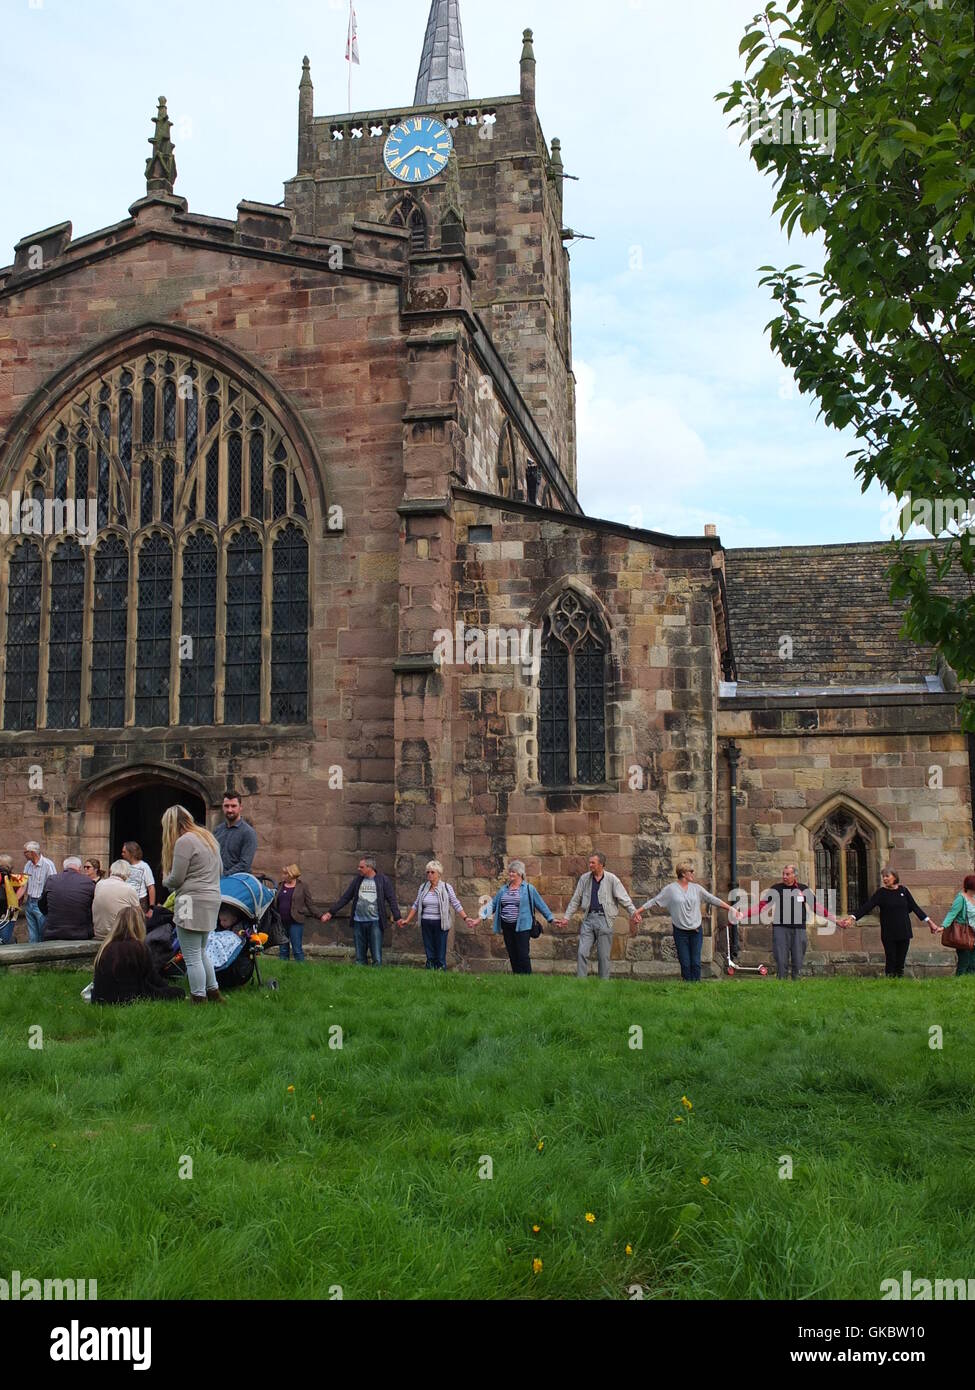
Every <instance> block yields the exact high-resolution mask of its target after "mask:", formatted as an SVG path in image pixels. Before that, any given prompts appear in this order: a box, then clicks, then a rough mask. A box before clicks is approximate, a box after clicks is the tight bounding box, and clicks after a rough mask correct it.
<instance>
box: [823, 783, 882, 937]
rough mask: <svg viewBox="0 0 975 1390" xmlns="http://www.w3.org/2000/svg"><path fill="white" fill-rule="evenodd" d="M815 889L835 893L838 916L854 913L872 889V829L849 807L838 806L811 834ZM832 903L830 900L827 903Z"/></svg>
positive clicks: (873, 845)
mask: <svg viewBox="0 0 975 1390" xmlns="http://www.w3.org/2000/svg"><path fill="white" fill-rule="evenodd" d="M812 839H813V853H814V860H815V865H816V891H817V892H818V893H820V894H825V893H827V892H830V891H832V893H834V894H835V902H836V904H837V905H836V907H835V908H834V909H833V910H834V912H835V913H836V915H837V916H838V917H845V916H846V915H847V913H850V912H856V911H857V909H858V908H859V907H860V906H861V905H862V904H863V903H865V902H866V901H867V899H868V898H869V897H870V895H871V894H872V893H873V892H874V890H875V888H876V883H875V882H874V877H875V875H874V872H873V866H874V861H875V859H876V852H875V839H874V834H873V831H872V830H871V829H870V827H869V826H868V825H867V824H866V822H864V821H862V820H861V819H860V817H859V816H857V815H856V814H855V813H854V812H853V811H852V810H849V809H848V808H847V807H845V806H839V807H837V808H836V809H835V810H834V811H832V812H831V813H830V815H828V816H827V817H826V819H825V820H824V821H823V822H822V824H821V825H820V826H819V828H818V829H817V830H816V831H815V832H814V834H813V837H812ZM829 905H830V906H832V903H830V904H829Z"/></svg>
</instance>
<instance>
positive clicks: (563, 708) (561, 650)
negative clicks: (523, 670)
mask: <svg viewBox="0 0 975 1390" xmlns="http://www.w3.org/2000/svg"><path fill="white" fill-rule="evenodd" d="M538 759H539V776H540V780H541V782H542V784H543V785H544V786H547V787H549V786H564V785H565V784H566V783H567V782H568V780H569V653H568V652H567V651H566V649H565V647H564V646H563V644H562V643H561V642H560V641H559V640H558V639H557V638H556V637H553V636H552V635H551V634H549V635H548V636H547V637H546V639H545V641H544V642H543V643H542V658H541V668H540V671H539V709H538Z"/></svg>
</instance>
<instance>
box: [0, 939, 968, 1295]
mask: <svg viewBox="0 0 975 1390" xmlns="http://www.w3.org/2000/svg"><path fill="white" fill-rule="evenodd" d="M266 970H267V972H268V973H270V974H273V975H275V976H277V977H278V978H279V979H280V981H281V988H280V989H279V990H278V991H277V992H276V993H272V992H270V991H260V990H257V989H251V988H248V989H246V990H243V991H239V992H237V993H236V994H234V995H232V996H231V998H230V1003H229V1004H228V1005H227V1007H226V1008H223V1009H217V1008H215V1007H213V1006H210V1007H208V1008H205V1009H204V1008H198V1009H197V1008H191V1007H190V1006H189V1004H185V1005H184V1004H163V1003H159V1004H151V1005H150V1004H142V1005H136V1006H133V1007H128V1008H120V1009H111V1008H106V1009H99V1008H94V1007H92V1006H90V1005H86V1004H84V1003H82V1001H81V999H80V997H79V991H80V989H81V987H82V985H83V984H84V983H85V982H86V980H87V979H88V978H89V976H87V975H78V974H74V973H60V972H58V973H55V972H50V973H44V974H37V975H6V974H4V975H0V1172H2V1173H3V1184H2V1187H0V1277H4V1278H9V1274H10V1271H12V1270H14V1269H19V1270H20V1271H21V1276H22V1278H27V1277H38V1278H44V1277H53V1278H70V1277H73V1278H77V1279H80V1278H86V1279H92V1278H94V1279H97V1281H98V1296H99V1298H100V1299H107V1298H130V1297H131V1298H180V1297H185V1298H213V1297H234V1298H240V1297H247V1296H254V1297H269V1298H279V1297H280V1298H285V1297H287V1298H327V1297H328V1296H329V1289H330V1288H331V1287H332V1286H334V1285H340V1286H341V1288H342V1292H343V1295H344V1297H345V1298H365V1299H374V1298H386V1299H389V1298H522V1297H525V1298H627V1297H629V1296H630V1295H629V1293H628V1290H629V1289H630V1287H631V1286H633V1285H641V1286H642V1287H643V1289H644V1290H645V1297H647V1298H762V1299H772V1298H842V1299H849V1298H877V1297H879V1294H880V1281H881V1280H882V1279H884V1278H889V1277H893V1278H899V1277H900V1274H901V1271H902V1270H904V1269H911V1270H913V1272H914V1274H915V1276H918V1277H921V1276H923V1277H927V1278H934V1277H943V1278H949V1277H952V1278H967V1277H969V1276H972V1277H975V1217H973V1205H972V1197H971V1192H972V1171H973V1166H972V1162H973V1155H975V1099H973V1098H975V1047H973V1026H972V1018H973V1007H975V988H973V984H975V982H973V981H972V980H969V979H961V980H955V979H943V980H929V981H914V980H889V981H888V980H882V979H881V980H858V979H832V980H807V981H803V982H801V983H800V984H798V985H791V984H779V983H778V982H776V981H771V980H769V981H759V980H751V981H742V980H735V981H724V980H722V981H714V982H705V983H704V984H702V985H700V986H698V987H688V986H684V985H681V984H680V983H679V982H674V983H654V984H649V985H634V984H632V983H624V982H619V983H616V982H612V983H608V984H603V983H601V982H600V981H598V980H597V979H590V980H589V981H588V982H587V983H585V984H582V983H580V982H578V981H576V980H575V979H566V978H550V977H542V976H533V977H512V976H507V975H504V976H465V975H446V976H444V975H432V974H428V973H424V972H418V971H413V970H407V969H384V970H362V969H356V968H355V967H353V966H333V965H327V966H326V965H314V964H309V965H305V966H297V965H294V964H281V963H279V962H277V961H273V962H272V961H270V960H269V961H267V962H266ZM38 1024H39V1025H40V1026H41V1027H42V1028H43V1049H41V1050H34V1049H31V1048H30V1047H28V1036H29V1029H30V1028H31V1027H32V1026H33V1025H38ZM336 1025H337V1026H338V1027H340V1028H341V1029H342V1034H343V1037H342V1042H343V1046H342V1047H341V1049H338V1048H333V1047H330V1046H329V1038H330V1029H331V1028H332V1027H333V1026H336ZM633 1025H639V1026H640V1027H642V1029H643V1048H642V1050H635V1049H633V1048H631V1047H630V1045H629V1043H630V1037H631V1034H630V1029H631V1027H632V1026H633ZM934 1025H938V1026H940V1027H941V1028H942V1029H943V1035H944V1045H943V1048H942V1049H940V1050H934V1049H932V1048H931V1047H930V1046H929V1029H931V1028H932V1027H933V1026H934ZM290 1087H294V1090H293V1091H291V1090H290V1089H289V1088H290ZM683 1097H686V1098H687V1100H689V1101H690V1103H691V1105H692V1107H693V1108H692V1109H688V1108H687V1106H686V1105H685V1104H684V1103H683V1101H682V1098H683ZM678 1119H679V1120H680V1121H681V1123H679V1124H678V1123H675V1121H676V1120H678ZM485 1155H487V1156H489V1157H490V1159H491V1160H492V1161H493V1177H491V1178H490V1179H487V1178H481V1177H479V1168H482V1169H483V1168H485V1167H486V1165H485V1164H484V1163H483V1162H482V1156H485ZM786 1155H788V1156H789V1157H791V1160H792V1164H793V1176H792V1178H791V1180H790V1179H783V1178H781V1177H780V1171H782V1170H783V1169H784V1168H785V1166H786V1165H785V1164H784V1162H783V1161H782V1160H783V1156H786ZM183 1156H189V1157H190V1158H191V1159H192V1163H193V1175H192V1178H191V1179H181V1178H180V1176H179V1171H180V1165H181V1160H182V1159H183ZM183 1166H184V1169H185V1167H186V1165H185V1164H184V1165H183ZM702 1178H707V1179H709V1181H708V1182H707V1184H704V1183H702ZM587 1212H590V1213H592V1214H593V1215H594V1216H595V1221H594V1222H587V1220H586V1213H587ZM533 1224H534V1225H538V1226H539V1227H540V1230H539V1231H538V1233H537V1234H535V1233H533V1231H532V1226H533ZM627 1245H629V1246H630V1247H631V1248H632V1254H630V1255H627V1254H626V1246H627ZM535 1259H540V1260H541V1261H542V1269H541V1271H540V1272H538V1273H533V1267H532V1265H533V1260H535Z"/></svg>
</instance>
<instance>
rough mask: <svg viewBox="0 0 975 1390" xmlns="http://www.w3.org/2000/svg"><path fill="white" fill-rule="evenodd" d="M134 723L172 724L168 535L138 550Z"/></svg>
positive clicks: (170, 558)
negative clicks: (170, 720)
mask: <svg viewBox="0 0 975 1390" xmlns="http://www.w3.org/2000/svg"><path fill="white" fill-rule="evenodd" d="M138 615H139V618H138V636H137V640H136V655H135V722H136V724H138V725H141V726H142V727H144V728H153V727H155V726H156V725H159V724H168V723H169V657H170V645H171V635H172V617H173V552H172V550H171V549H170V545H169V541H168V540H167V539H166V538H165V536H158V535H156V536H150V537H149V538H148V540H147V541H146V542H145V544H144V545H143V546H142V548H141V549H140V551H139V596H138Z"/></svg>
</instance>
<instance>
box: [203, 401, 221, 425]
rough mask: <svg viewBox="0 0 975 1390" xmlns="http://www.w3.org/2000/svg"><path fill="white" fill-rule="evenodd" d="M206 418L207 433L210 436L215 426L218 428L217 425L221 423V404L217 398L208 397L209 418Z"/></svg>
mask: <svg viewBox="0 0 975 1390" xmlns="http://www.w3.org/2000/svg"><path fill="white" fill-rule="evenodd" d="M206 418H207V433H208V434H209V432H210V431H211V430H212V429H214V428H215V426H216V425H217V424H219V422H220V402H219V401H218V400H217V398H216V396H210V397H208V399H207V417H206Z"/></svg>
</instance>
